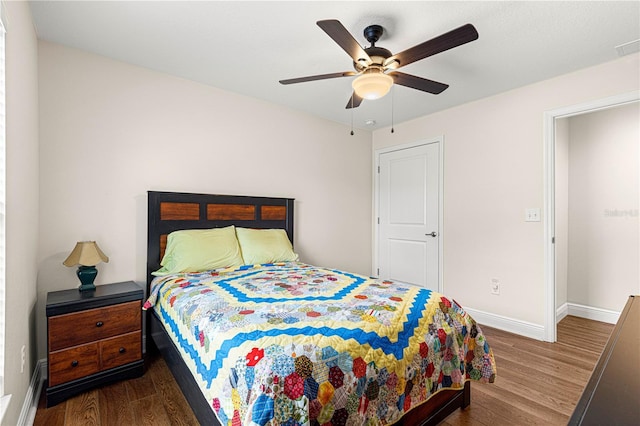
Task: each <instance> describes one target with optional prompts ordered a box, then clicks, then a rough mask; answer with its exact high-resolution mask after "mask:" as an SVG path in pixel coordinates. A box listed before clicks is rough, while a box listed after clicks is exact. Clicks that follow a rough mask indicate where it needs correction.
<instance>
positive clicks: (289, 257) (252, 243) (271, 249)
mask: <svg viewBox="0 0 640 426" xmlns="http://www.w3.org/2000/svg"><path fill="white" fill-rule="evenodd" d="M236 234H237V235H238V242H239V243H240V250H242V258H243V259H244V263H245V264H247V265H255V264H258V263H274V262H289V261H294V260H298V255H297V254H296V253H294V252H293V246H292V245H291V241H289V237H288V236H287V233H286V232H285V231H284V229H248V228H236Z"/></svg>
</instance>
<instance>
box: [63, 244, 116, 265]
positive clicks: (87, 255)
mask: <svg viewBox="0 0 640 426" xmlns="http://www.w3.org/2000/svg"><path fill="white" fill-rule="evenodd" d="M100 262H106V263H108V262H109V258H108V257H107V255H105V254H104V253H103V252H102V250H100V247H98V244H96V242H95V241H78V242H77V243H76V246H75V247H74V248H73V251H72V252H71V254H70V255H69V256H68V257H67V259H66V260H65V261H64V262H62V264H63V265H64V266H75V265H81V266H95V265H97V264H98V263H100Z"/></svg>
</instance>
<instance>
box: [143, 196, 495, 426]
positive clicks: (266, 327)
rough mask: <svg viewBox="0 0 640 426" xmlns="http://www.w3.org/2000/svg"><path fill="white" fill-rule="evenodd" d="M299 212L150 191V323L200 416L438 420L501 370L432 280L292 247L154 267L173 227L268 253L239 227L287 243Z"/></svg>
mask: <svg viewBox="0 0 640 426" xmlns="http://www.w3.org/2000/svg"><path fill="white" fill-rule="evenodd" d="M293 212H294V200H293V199H289V198H270V197H247V196H231V195H208V194H190V193H173V192H155V191H150V192H149V193H148V244H147V272H148V287H147V296H148V297H149V299H148V300H147V302H146V303H145V308H147V312H148V316H147V335H148V336H150V337H151V339H152V341H153V343H154V344H155V346H157V348H158V349H159V350H160V352H161V354H162V356H163V358H164V359H165V361H166V363H167V365H168V366H169V368H170V370H171V371H172V373H173V375H174V377H175V378H176V381H177V382H178V384H179V386H180V388H181V389H182V392H183V393H184V395H185V397H186V399H187V401H188V402H189V404H190V405H191V407H192V409H193V411H194V414H195V415H196V417H197V418H198V421H199V422H200V423H201V424H203V425H220V424H224V425H226V424H232V425H245V426H248V425H256V424H257V425H275V424H290V425H295V424H310V425H320V424H332V425H340V424H343V425H347V424H348V425H350V424H381V425H383V424H397V425H431V424H437V423H438V422H440V421H442V420H443V419H444V418H446V417H447V416H448V415H449V414H450V413H452V412H453V411H455V410H456V409H458V408H464V407H466V406H468V405H469V404H470V402H471V388H470V379H474V380H477V381H480V382H493V380H494V379H495V372H496V370H495V362H494V359H493V353H492V352H491V349H490V347H489V345H488V343H487V342H486V340H485V339H484V336H483V334H482V331H481V330H480V327H478V326H477V324H476V323H475V322H474V321H473V319H472V318H471V317H469V316H468V314H466V312H465V311H464V309H463V308H462V307H461V306H460V305H458V304H457V303H456V302H455V301H454V300H452V299H448V298H446V297H445V296H443V295H440V294H437V293H433V292H430V291H428V290H426V289H421V288H418V287H415V286H410V285H406V284H403V283H395V282H392V281H383V280H377V279H375V278H371V277H364V276H360V275H357V274H351V273H348V272H344V271H338V270H334V269H328V268H320V267H316V266H311V265H307V264H305V263H301V262H300V261H299V260H297V258H289V257H285V258H282V259H280V258H278V259H277V260H278V261H277V262H267V263H259V264H256V263H254V262H253V261H249V260H248V261H244V262H242V263H243V264H242V265H233V266H231V267H220V268H214V269H211V270H208V269H207V270H204V271H200V272H197V273H189V274H186V273H174V272H175V271H169V274H168V275H164V276H159V277H154V275H153V273H154V272H155V271H158V270H159V269H161V265H160V263H161V260H162V259H163V256H164V255H165V251H166V250H167V245H168V244H169V246H170V247H169V250H171V253H173V251H172V250H173V246H174V244H173V242H172V241H171V237H169V238H168V236H169V235H170V234H171V233H172V232H174V231H181V232H179V233H175V234H172V235H178V234H181V233H182V232H183V231H185V230H215V231H216V232H218V233H221V232H223V231H224V232H225V235H226V234H227V231H226V230H229V229H233V230H234V232H235V233H236V234H235V235H237V236H238V239H239V242H241V243H242V244H239V246H241V248H242V250H241V253H245V254H246V256H244V258H247V256H249V259H252V260H254V259H262V257H260V256H259V255H258V256H257V257H255V256H253V257H252V256H251V254H250V250H249V248H247V247H249V242H251V239H247V237H245V235H247V236H253V235H256V234H259V235H266V234H265V233H267V232H268V233H271V232H273V233H274V234H273V235H276V234H277V235H280V236H282V235H284V236H285V238H286V239H287V242H293V233H294V225H293V217H294V214H293ZM258 230H265V231H264V233H262V232H260V231H258ZM241 231H242V232H241ZM187 232H190V231H187ZM205 232H208V231H205ZM216 235H217V234H216ZM269 235H271V234H269ZM174 240H175V241H177V238H174ZM168 241H169V243H168ZM289 244H291V243H289ZM245 248H246V250H245ZM171 253H170V254H171ZM286 256H289V254H288V253H287V255H286ZM167 257H169V256H167ZM163 263H164V262H163ZM162 268H166V266H162ZM196 300H197V301H198V302H204V301H205V300H206V301H208V303H209V305H207V306H208V307H203V306H204V305H201V304H196ZM423 316H424V317H425V318H426V319H425V318H423ZM398 318H399V319H400V320H399V321H398V320H397V319H398ZM194 321H195V322H194ZM358 321H359V322H358ZM396 322H399V324H398V325H396V324H395V323H396ZM394 327H395V328H394ZM397 327H400V328H397ZM294 332H295V333H294ZM147 341H149V339H147ZM192 371H193V372H192Z"/></svg>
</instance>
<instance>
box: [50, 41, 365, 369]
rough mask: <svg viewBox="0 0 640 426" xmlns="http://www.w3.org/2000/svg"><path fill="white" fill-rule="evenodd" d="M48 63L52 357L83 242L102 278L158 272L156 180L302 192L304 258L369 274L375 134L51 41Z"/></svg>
mask: <svg viewBox="0 0 640 426" xmlns="http://www.w3.org/2000/svg"><path fill="white" fill-rule="evenodd" d="M39 70H40V80H39V83H40V118H41V120H40V135H41V139H40V146H41V149H40V159H41V167H40V193H41V197H40V229H41V232H40V251H39V268H38V272H39V278H38V293H39V300H40V301H39V304H40V305H41V306H40V307H39V308H38V312H39V313H40V317H39V321H38V325H39V335H38V343H39V345H38V351H39V352H38V355H39V357H41V358H42V357H44V356H45V354H46V352H45V342H46V339H45V322H44V318H43V313H44V304H43V300H44V298H45V294H46V292H47V291H51V290H58V289H68V288H73V287H75V286H77V285H78V282H77V278H76V277H75V271H74V269H73V268H66V267H64V266H62V261H63V260H64V259H65V257H66V256H67V255H68V253H69V252H70V251H71V249H72V248H73V246H74V244H75V242H76V241H78V240H84V239H95V240H97V241H98V242H99V244H100V247H101V248H102V249H103V251H104V252H105V253H106V254H107V255H108V256H109V257H110V262H109V263H108V264H101V265H99V267H98V269H99V274H98V277H97V280H96V283H97V284H101V283H109V282H116V281H121V280H131V279H133V280H138V281H144V280H145V273H146V272H145V268H146V266H145V265H146V226H147V225H146V191H147V190H168V191H185V192H202V193H219V194H242V195H260V196H276V197H277V196H286V197H293V198H295V199H296V202H295V219H296V222H295V241H294V244H295V249H296V251H297V252H298V253H299V254H300V256H301V259H302V260H303V261H305V262H308V263H312V264H316V265H327V266H332V267H339V268H342V269H346V270H350V271H354V272H360V273H364V274H368V273H369V272H370V270H371V133H369V132H365V131H358V132H356V135H355V136H350V135H349V128H348V127H345V126H343V125H339V124H336V123H332V122H329V121H325V120H321V119H317V118H314V117H311V116H309V115H307V114H303V113H299V112H295V111H292V110H289V109H286V108H282V107H279V106H275V105H273V104H268V103H265V102H262V101H259V100H256V99H253V98H249V97H245V96H240V95H236V94H232V93H229V92H225V91H222V90H219V89H215V88H212V87H208V86H204V85H201V84H197V83H194V82H191V81H187V80H183V79H179V78H175V77H171V76H168V75H164V74H160V73H157V72H154V71H150V70H147V69H143V68H139V67H135V66H132V65H128V64H124V63H121V62H117V61H114V60H111V59H107V58H104V57H100V56H96V55H92V54H88V53H85V52H82V51H79V50H75V49H70V48H66V47H63V46H60V45H56V44H51V43H48V42H42V41H41V42H40V45H39ZM311 101H312V100H310V102H311Z"/></svg>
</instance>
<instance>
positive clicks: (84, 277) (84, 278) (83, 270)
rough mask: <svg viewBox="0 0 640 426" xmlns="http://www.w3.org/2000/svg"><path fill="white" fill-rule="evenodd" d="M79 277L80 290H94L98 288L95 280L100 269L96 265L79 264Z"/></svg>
mask: <svg viewBox="0 0 640 426" xmlns="http://www.w3.org/2000/svg"><path fill="white" fill-rule="evenodd" d="M77 275H78V278H79V279H80V283H81V284H80V287H78V290H80V291H92V290H95V289H96V286H95V285H94V284H93V281H95V279H96V275H98V270H97V269H96V267H95V266H83V265H80V266H78V272H77Z"/></svg>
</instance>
